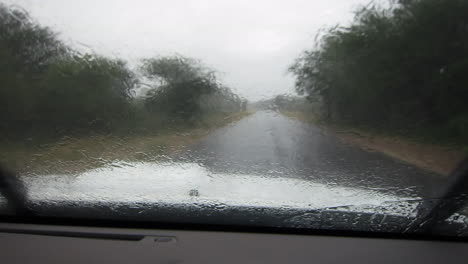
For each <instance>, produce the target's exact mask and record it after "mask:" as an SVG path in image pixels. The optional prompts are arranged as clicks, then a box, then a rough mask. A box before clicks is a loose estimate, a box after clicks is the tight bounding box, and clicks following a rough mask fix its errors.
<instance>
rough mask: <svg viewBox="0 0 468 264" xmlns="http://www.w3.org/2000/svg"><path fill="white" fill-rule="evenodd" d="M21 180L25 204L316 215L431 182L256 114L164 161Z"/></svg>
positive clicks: (298, 125) (419, 189) (425, 189)
mask: <svg viewBox="0 0 468 264" xmlns="http://www.w3.org/2000/svg"><path fill="white" fill-rule="evenodd" d="M24 181H25V182H26V185H27V187H28V195H29V198H30V200H31V201H36V202H40V203H44V202H49V203H53V204H56V205H59V204H63V203H66V202H74V203H76V202H78V203H80V202H82V203H88V204H89V203H91V204H92V203H96V204H98V203H100V204H103V203H107V204H112V203H115V204H117V203H118V204H122V203H123V204H139V205H137V206H140V207H145V206H147V205H148V204H152V205H155V204H179V205H182V204H185V205H189V204H206V205H212V204H218V205H220V206H253V207H276V208H302V209H317V208H324V207H335V206H349V205H353V206H364V205H370V206H378V205H384V204H385V203H386V202H397V201H401V200H406V199H418V198H420V197H424V196H425V195H427V194H428V193H429V192H430V190H431V188H432V187H433V186H435V184H434V183H435V182H436V177H435V176H434V175H431V174H430V173H428V172H425V171H422V170H420V169H418V168H416V167H414V166H411V165H408V164H405V163H402V162H399V161H396V160H394V159H391V158H389V157H386V156H384V155H382V154H379V153H371V152H366V151H363V150H361V149H359V148H356V147H353V146H349V145H346V144H344V143H342V142H340V141H339V140H338V139H337V138H335V137H333V136H330V135H326V134H325V133H324V132H323V131H322V130H321V129H320V128H318V127H316V126H313V125H309V124H305V123H302V122H299V121H295V120H292V119H289V118H287V117H285V116H282V115H280V114H278V113H276V112H272V111H262V112H257V113H255V114H253V115H251V116H249V117H247V118H244V119H243V120H241V121H239V122H237V123H233V124H231V125H229V126H227V127H224V128H221V129H218V130H216V131H214V132H212V133H211V134H209V135H208V136H206V137H205V138H204V139H203V140H201V141H200V142H198V143H197V144H195V145H192V146H188V147H187V149H186V150H185V151H184V152H183V153H181V154H179V155H178V156H177V157H175V158H174V159H173V160H172V161H171V162H167V161H165V162H160V163H156V162H153V163H149V162H136V163H128V162H121V161H115V162H114V164H112V166H108V167H102V168H98V169H94V170H90V171H87V172H84V173H82V174H78V175H43V176H39V175H34V176H33V177H25V178H24ZM400 209H401V208H400ZM410 209H411V210H412V209H414V208H413V207H411V208H410ZM405 210H408V208H406V209H405Z"/></svg>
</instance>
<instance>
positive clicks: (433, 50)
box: [290, 0, 468, 142]
mask: <svg viewBox="0 0 468 264" xmlns="http://www.w3.org/2000/svg"><path fill="white" fill-rule="evenodd" d="M467 14H468V1H465V0H400V1H392V2H391V3H390V5H389V7H385V8H383V7H380V6H378V5H369V6H367V7H365V8H362V9H361V10H360V11H358V12H357V13H356V16H355V18H354V22H353V23H352V24H351V25H350V26H348V27H338V26H337V27H334V28H332V29H329V30H328V31H327V32H326V33H325V34H323V35H322V36H321V37H320V38H319V39H320V41H319V42H318V43H316V45H315V47H314V48H312V49H311V50H308V51H306V52H304V53H303V54H302V55H301V56H300V57H299V58H298V59H297V60H296V62H295V64H293V65H292V66H291V67H290V71H291V72H292V73H293V74H294V75H295V76H296V89H297V91H298V92H299V93H301V94H305V95H307V96H308V98H310V99H313V100H319V101H321V102H322V103H323V116H324V117H325V118H327V119H328V120H330V121H333V122H346V123H348V124H352V125H365V126H369V127H374V128H379V129H385V130H387V131H398V132H404V131H406V132H411V131H412V132H417V133H425V134H426V135H431V136H432V137H435V138H437V139H444V140H446V139H450V140H454V141H458V142H460V141H462V142H468V104H467V103H466V99H468V75H467V72H468V16H467Z"/></svg>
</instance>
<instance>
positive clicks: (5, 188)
mask: <svg viewBox="0 0 468 264" xmlns="http://www.w3.org/2000/svg"><path fill="white" fill-rule="evenodd" d="M26 193H27V192H26V187H25V186H24V184H23V182H22V181H20V180H19V179H18V177H17V176H16V175H15V174H14V173H12V172H10V171H8V170H7V169H5V168H4V167H3V166H2V165H1V164H0V194H1V195H2V196H3V197H5V199H6V200H7V203H8V206H9V207H10V208H11V209H12V210H13V211H14V212H15V215H16V216H32V215H34V213H33V212H32V211H31V209H29V207H28V203H27V196H26Z"/></svg>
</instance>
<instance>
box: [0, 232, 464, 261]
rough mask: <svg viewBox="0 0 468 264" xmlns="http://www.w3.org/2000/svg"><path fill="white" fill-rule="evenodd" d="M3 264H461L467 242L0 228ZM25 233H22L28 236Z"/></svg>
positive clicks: (255, 234)
mask: <svg viewBox="0 0 468 264" xmlns="http://www.w3.org/2000/svg"><path fill="white" fill-rule="evenodd" d="M0 230H1V231H0V252H1V254H0V255H1V262H2V263H35V264H37V263H101V264H102V263H347V264H351V263H412V264H418V263H424V264H428V263H463V261H466V259H468V243H460V242H443V241H420V240H403V239H381V238H357V237H337V236H313V235H285V234H258V233H233V232H211V231H210V232H209V231H178V230H150V229H124V228H96V227H72V226H45V225H29V224H28V225H26V224H7V223H0ZM28 233H29V234H28Z"/></svg>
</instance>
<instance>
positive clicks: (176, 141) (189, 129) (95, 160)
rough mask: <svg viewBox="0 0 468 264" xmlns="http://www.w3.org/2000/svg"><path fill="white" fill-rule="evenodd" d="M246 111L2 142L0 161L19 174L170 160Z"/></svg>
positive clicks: (51, 172)
mask: <svg viewBox="0 0 468 264" xmlns="http://www.w3.org/2000/svg"><path fill="white" fill-rule="evenodd" d="M250 114H251V113H250V112H240V113H234V114H211V115H206V116H205V117H204V118H202V119H201V120H199V121H197V122H196V123H194V124H190V125H188V124H177V125H173V126H172V127H165V128H161V129H158V130H156V131H154V132H147V133H134V134H129V135H119V134H115V135H113V134H109V135H99V134H97V135H89V136H83V137H63V138H62V139H60V140H58V141H54V142H49V143H44V144H35V142H30V141H28V140H26V141H22V142H2V144H1V145H0V146H1V147H0V161H1V162H2V165H3V166H6V167H7V168H8V169H10V170H12V171H15V172H17V173H19V174H23V175H24V174H27V175H33V174H54V173H57V174H58V173H60V174H68V173H78V172H82V171H86V170H89V169H94V168H99V167H102V166H106V165H112V166H114V165H115V166H119V165H118V164H119V162H134V161H159V160H168V161H169V160H170V159H171V155H173V154H174V153H177V152H178V151H182V150H183V149H184V148H185V147H187V146H189V145H191V144H193V143H195V142H197V141H198V140H200V139H202V138H203V137H204V136H206V135H208V134H209V133H210V132H211V131H212V130H213V129H216V128H219V127H223V126H225V125H227V124H229V123H232V122H236V121H238V120H240V119H242V118H244V117H246V116H248V115H250Z"/></svg>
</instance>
